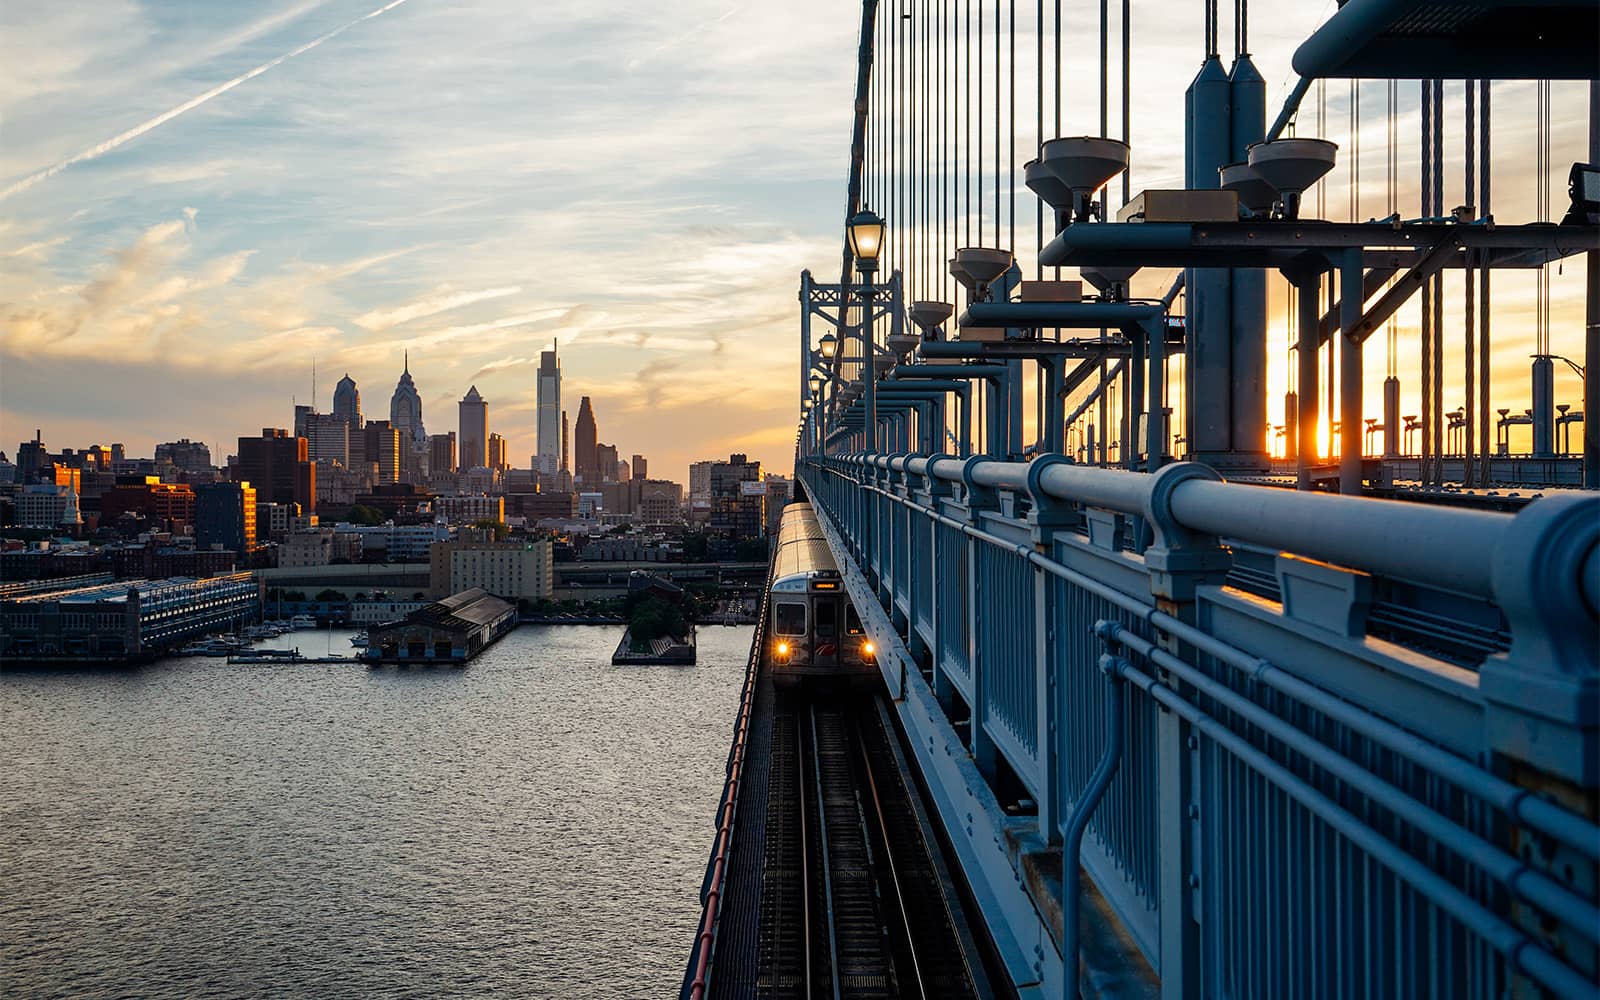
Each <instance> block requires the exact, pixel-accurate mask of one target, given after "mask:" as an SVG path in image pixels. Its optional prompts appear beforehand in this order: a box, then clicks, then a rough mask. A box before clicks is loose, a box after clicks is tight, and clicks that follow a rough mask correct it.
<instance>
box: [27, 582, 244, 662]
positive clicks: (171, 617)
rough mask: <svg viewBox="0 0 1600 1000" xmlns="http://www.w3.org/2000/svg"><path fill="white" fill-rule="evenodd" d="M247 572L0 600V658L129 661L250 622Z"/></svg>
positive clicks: (104, 585) (81, 587)
mask: <svg viewBox="0 0 1600 1000" xmlns="http://www.w3.org/2000/svg"><path fill="white" fill-rule="evenodd" d="M260 613H261V591H260V588H259V586H258V585H257V584H256V582H255V581H254V580H253V579H252V578H251V576H250V574H249V573H230V574H228V575H226V576H215V577H211V578H209V579H205V580H185V579H178V580H164V581H153V580H127V581H124V582H122V583H103V584H99V585H97V586H87V587H84V586H79V587H72V588H69V589H64V590H51V589H44V590H38V591H35V592H33V593H29V594H22V595H17V596H13V597H5V596H0V659H9V660H18V661H95V660H100V661H130V660H141V659H148V658H150V657H153V656H156V655H158V654H160V653H162V652H164V651H165V650H167V649H170V648H172V647H173V646H176V645H178V644H179V643H181V642H183V641H184V640H185V639H188V638H191V637H193V636H198V635H205V634H208V633H211V632H218V631H224V630H228V629H232V628H234V627H236V626H238V625H241V624H244V623H246V622H251V621H254V620H256V619H257V618H258V617H259V616H260Z"/></svg>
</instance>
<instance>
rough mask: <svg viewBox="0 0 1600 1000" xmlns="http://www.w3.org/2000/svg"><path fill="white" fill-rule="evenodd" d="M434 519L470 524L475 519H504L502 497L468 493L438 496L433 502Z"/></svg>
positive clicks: (503, 499)
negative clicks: (454, 495)
mask: <svg viewBox="0 0 1600 1000" xmlns="http://www.w3.org/2000/svg"><path fill="white" fill-rule="evenodd" d="M433 510H434V515H435V519H436V520H442V521H444V522H445V523H446V524H472V523H473V522H475V521H504V520H505V519H506V501H505V498H504V497H491V496H485V495H483V494H481V493H480V494H469V495H467V496H459V497H439V498H437V499H435V500H434V502H433Z"/></svg>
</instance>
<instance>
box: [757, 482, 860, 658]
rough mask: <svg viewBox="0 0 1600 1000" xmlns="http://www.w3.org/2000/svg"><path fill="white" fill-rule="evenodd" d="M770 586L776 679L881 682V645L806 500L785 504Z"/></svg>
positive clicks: (770, 653) (770, 644) (769, 642)
mask: <svg viewBox="0 0 1600 1000" xmlns="http://www.w3.org/2000/svg"><path fill="white" fill-rule="evenodd" d="M769 587H770V590H769V592H768V594H767V606H768V608H769V609H770V610H769V612H768V615H769V617H768V621H767V637H766V647H767V648H766V656H767V667H768V669H769V670H771V672H772V680H773V684H774V685H776V686H778V687H796V686H800V685H824V684H826V685H828V686H844V687H857V686H863V687H865V686H871V685H872V684H875V683H876V681H877V678H878V665H877V658H876V655H875V654H876V650H875V649H873V646H872V642H871V640H869V639H868V638H867V635H866V632H865V630H863V629H862V627H861V619H860V618H858V617H856V609H855V607H854V606H853V605H852V604H851V603H850V595H849V594H848V593H846V592H845V589H844V582H843V580H842V579H841V578H840V576H839V567H838V565H837V564H836V563H835V562H834V561H833V553H832V552H831V551H829V549H828V543H827V541H826V540H824V538H823V536H822V528H821V527H820V526H819V525H818V524H817V516H816V514H815V512H813V511H812V509H811V505H810V504H809V503H791V504H789V505H788V506H787V507H785V508H784V509H783V520H782V522H781V523H780V525H779V528H778V544H777V551H776V552H775V553H774V555H773V567H772V581H771V583H770V584H769Z"/></svg>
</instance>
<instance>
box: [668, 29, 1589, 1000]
mask: <svg viewBox="0 0 1600 1000" xmlns="http://www.w3.org/2000/svg"><path fill="white" fill-rule="evenodd" d="M1161 7H1162V9H1161V10H1155V9H1153V8H1152V6H1151V5H1140V6H1139V7H1138V9H1137V10H1136V9H1135V8H1134V6H1133V5H1132V4H1131V3H1129V2H1128V0H1122V2H1121V3H1120V4H1111V3H1109V2H1108V0H1101V2H1100V3H1098V4H1092V3H1081V2H1076V3H1075V2H1072V0H1066V2H1060V0H1056V2H1053V3H1051V4H1045V3H1043V2H1036V3H1034V4H1028V3H1026V2H1018V0H997V2H993V3H990V2H986V0H896V2H879V0H864V2H863V3H862V5H861V21H860V35H859V42H860V45H859V54H858V60H857V66H856V69H857V75H856V88H855V101H854V105H853V109H852V111H853V119H852V123H853V127H852V130H851V144H850V161H849V174H848V178H847V186H846V190H847V194H846V205H845V213H844V216H845V220H846V221H845V227H844V228H845V237H846V238H845V245H844V248H843V253H842V259H841V261H840V267H839V272H838V277H837V280H836V281H833V280H818V278H816V277H814V276H813V274H812V273H811V272H810V271H807V272H806V273H805V274H803V275H802V277H801V282H800V289H799V314H800V323H799V326H800V337H799V361H800V380H799V393H798V399H799V406H800V416H799V423H798V427H797V435H796V475H797V480H798V483H799V491H800V493H801V494H802V499H804V500H805V501H807V502H809V504H810V505H811V507H812V508H813V510H814V512H815V521H816V526H817V527H816V531H817V533H818V537H819V538H820V539H821V541H823V542H825V544H826V548H827V551H828V552H829V553H830V554H831V557H832V559H833V561H834V562H835V563H836V564H837V567H838V574H839V578H840V582H841V585H842V587H843V589H844V591H845V592H846V593H847V594H848V596H849V599H850V602H851V604H852V605H853V608H854V610H855V613H856V614H857V615H858V616H859V620H860V627H861V630H862V631H863V632H864V633H865V636H866V638H867V639H868V640H869V641H870V648H871V649H872V650H874V651H875V661H874V662H875V664H876V667H877V673H878V674H879V675H880V676H879V680H880V681H881V685H880V690H879V693H878V695H877V697H876V699H875V700H873V701H871V702H870V704H869V703H866V702H860V703H850V704H845V705H841V704H838V703H836V702H833V701H830V700H829V699H827V698H824V697H822V696H820V695H819V696H817V697H816V698H815V699H814V700H812V701H807V700H805V699H803V698H799V697H796V696H786V695H783V694H782V693H781V692H774V691H773V690H772V686H771V677H770V676H769V673H770V671H769V669H768V667H767V660H768V657H767V656H766V655H765V654H766V648H767V646H768V645H769V644H770V643H772V642H773V641H775V640H774V638H773V637H772V636H771V635H769V634H768V629H767V626H766V625H765V624H764V625H763V627H762V628H760V629H758V631H757V635H756V639H755V648H754V649H753V650H752V658H751V666H750V673H749V677H748V679H747V685H746V690H745V697H744V701H743V704H742V707H741V711H740V716H739V720H738V723H737V726H736V730H735V736H734V743H733V747H732V750H731V752H730V757H729V773H728V782H727V786H726V789H725V793H724V796H723V800H722V803H721V806H720V808H719V810H718V813H717V817H716V829H715V834H714V846H713V850H712V858H711V863H710V865H709V867H708V871H707V878H706V884H705V887H704V891H703V893H702V899H701V902H702V904H703V919H702V922H701V925H700V930H699V933H698V935H697V937H696V940H695V943H694V948H693V951H692V954H691V956H690V961H689V966H688V970H687V973H686V975H685V980H684V995H685V996H689V997H709V996H730V997H732V996H770V997H779V996H807V997H809V996H836V997H838V996H896V995H912V996H917V995H920V996H947V995H980V996H986V995H1000V996H1004V995H1012V994H1015V995H1019V996H1039V997H1046V996H1049V997H1056V996H1079V995H1083V996H1153V995H1160V996H1163V997H1221V996H1237V997H1257V996H1262V997H1278V996H1359V997H1419V996H1433V997H1452V998H1454V997H1501V996H1508V995H1516V996H1561V997H1569V996H1570V997H1591V996H1594V995H1596V991H1597V990H1600V908H1597V894H1600V825H1597V821H1600V791H1597V790H1600V494H1597V493H1596V492H1595V491H1596V490H1597V489H1600V434H1597V427H1596V424H1595V423H1594V422H1592V421H1589V420H1586V419H1585V417H1586V416H1587V415H1589V414H1594V413H1596V412H1600V400H1597V399H1596V396H1595V392H1596V388H1595V386H1596V377H1595V368H1594V363H1595V361H1596V358H1597V355H1600V121H1597V116H1600V82H1597V79H1600V46H1596V45H1595V39H1596V38H1597V37H1600V7H1597V6H1596V5H1595V4H1593V3H1592V2H1561V0H1547V2H1542V3H1539V2H1519V0H1478V2H1474V3H1457V2H1447V0H1432V2H1429V0H1346V2H1344V3H1341V4H1339V5H1338V6H1337V7H1336V8H1334V7H1331V6H1330V9H1329V11H1327V12H1325V15H1324V16H1323V17H1322V18H1321V20H1320V23H1317V24H1315V25H1309V26H1308V29H1307V31H1306V32H1305V34H1304V35H1303V36H1302V37H1298V38H1295V39H1292V40H1289V41H1288V42H1287V43H1285V42H1284V41H1283V38H1282V35H1281V32H1280V33H1279V34H1277V35H1273V36H1272V37H1273V38H1274V40H1275V43H1276V44H1286V45H1287V46H1288V50H1289V51H1288V52H1287V53H1286V54H1285V53H1278V54H1276V55H1275V56H1274V58H1278V59H1280V60H1281V59H1283V58H1284V57H1285V55H1287V66H1289V67H1290V68H1291V69H1292V72H1290V74H1289V76H1288V77H1286V78H1285V80H1284V82H1283V85H1282V86H1280V87H1278V88H1272V87H1269V85H1268V83H1267V80H1266V79H1265V78H1264V76H1263V74H1262V72H1260V71H1259V70H1258V68H1257V63H1258V60H1264V57H1262V56H1261V54H1260V53H1253V52H1252V48H1251V35H1252V27H1253V26H1254V27H1256V28H1257V30H1258V31H1259V30H1260V26H1261V25H1262V24H1263V23H1265V24H1266V25H1268V26H1269V27H1272V26H1274V25H1275V24H1276V22H1277V21H1280V20H1281V19H1282V18H1281V14H1282V12H1280V11H1273V12H1269V13H1268V15H1267V17H1266V18H1265V19H1263V18H1261V17H1260V15H1259V11H1258V18H1257V20H1256V21H1254V22H1252V20H1251V18H1250V13H1251V11H1250V8H1249V5H1248V3H1247V2H1246V0H1235V3H1233V4H1232V5H1231V9H1230V8H1229V7H1226V6H1221V5H1219V4H1218V3H1216V2H1214V0H1209V2H1201V3H1195V4H1189V3H1171V4H1166V5H1161ZM1160 18H1166V19H1167V20H1168V21H1178V20H1182V19H1184V18H1192V19H1193V23H1194V24H1196V25H1197V26H1198V27H1199V28H1200V29H1201V30H1200V31H1199V32H1198V33H1196V34H1194V35H1193V36H1186V37H1193V38H1194V41H1193V42H1192V43H1187V44H1188V45H1189V48H1188V50H1187V51H1188V58H1189V59H1190V60H1192V63H1191V65H1190V66H1189V67H1185V70H1184V79H1183V80H1181V81H1177V78H1176V77H1173V76H1171V72H1172V70H1173V67H1172V66H1170V65H1169V63H1170V62H1171V61H1172V60H1173V59H1175V58H1177V54H1176V52H1175V50H1174V49H1173V48H1172V46H1171V45H1170V44H1168V42H1170V39H1171V38H1172V37H1174V29H1173V28H1172V26H1171V24H1168V23H1157V19H1160ZM1229 33H1231V41H1227V42H1226V43H1225V40H1224V35H1225V34H1229ZM1147 38H1149V39H1151V40H1149V41H1147V40H1146V39H1147ZM1136 43H1137V45H1136ZM1191 71H1192V72H1193V75H1192V76H1189V75H1188V73H1189V72H1191ZM1174 81H1176V82H1174ZM1274 89H1276V90H1277V91H1279V92H1277V93H1273V92H1272V91H1274ZM1152 107H1167V108H1179V107H1181V109H1182V113H1181V119H1178V118H1177V117H1176V116H1174V120H1181V135H1180V134H1178V133H1177V132H1176V131H1174V132H1173V133H1172V134H1170V135H1165V137H1164V138H1163V134H1162V133H1160V132H1158V131H1157V130H1154V129H1152V128H1147V127H1145V126H1144V125H1143V124H1142V122H1141V120H1140V118H1139V116H1138V114H1136V112H1138V113H1139V114H1149V113H1150V112H1149V110H1148V109H1150V108H1152ZM1136 137H1138V138H1140V141H1141V142H1148V143H1150V144H1151V146H1150V148H1148V152H1146V151H1145V150H1142V149H1141V146H1140V143H1139V142H1136V141H1135V139H1136ZM1144 155H1148V156H1149V158H1150V161H1151V163H1152V165H1151V166H1150V167H1148V168H1142V167H1141V166H1140V162H1141V156H1144ZM1563 184H1565V188H1564V189H1563V188H1562V185H1563ZM1580 278H1581V281H1580V280H1579V279H1580ZM1379 348H1382V349H1381V350H1379ZM766 618H767V613H766V611H764V612H763V621H764V622H765V620H766ZM769 624H770V623H769ZM841 859H843V860H841ZM864 887H865V888H864Z"/></svg>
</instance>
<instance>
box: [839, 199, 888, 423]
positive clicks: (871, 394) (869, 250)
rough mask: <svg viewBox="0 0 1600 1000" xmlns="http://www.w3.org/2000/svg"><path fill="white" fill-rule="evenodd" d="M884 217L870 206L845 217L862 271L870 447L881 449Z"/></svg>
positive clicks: (863, 371)
mask: <svg viewBox="0 0 1600 1000" xmlns="http://www.w3.org/2000/svg"><path fill="white" fill-rule="evenodd" d="M884 228H885V226H884V221H883V217H882V216H880V215H878V213H876V212H874V211H872V210H871V209H862V210H861V211H859V212H857V213H856V214H854V215H852V216H850V218H849V219H847V220H845V234H846V235H847V236H848V237H849V239H850V253H851V254H852V255H853V256H854V257H855V259H856V270H857V271H859V272H860V273H861V286H862V300H863V302H864V305H863V307H862V316H861V355H862V358H861V377H862V379H863V381H865V383H866V409H867V442H866V443H867V450H868V451H870V452H872V453H873V454H877V451H878V392H877V388H876V386H877V381H878V373H877V367H876V359H875V358H874V354H875V353H876V346H875V343H874V341H875V338H874V336H873V331H872V275H873V274H874V273H875V272H876V271H877V270H878V255H879V254H880V253H882V252H883V231H884Z"/></svg>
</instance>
